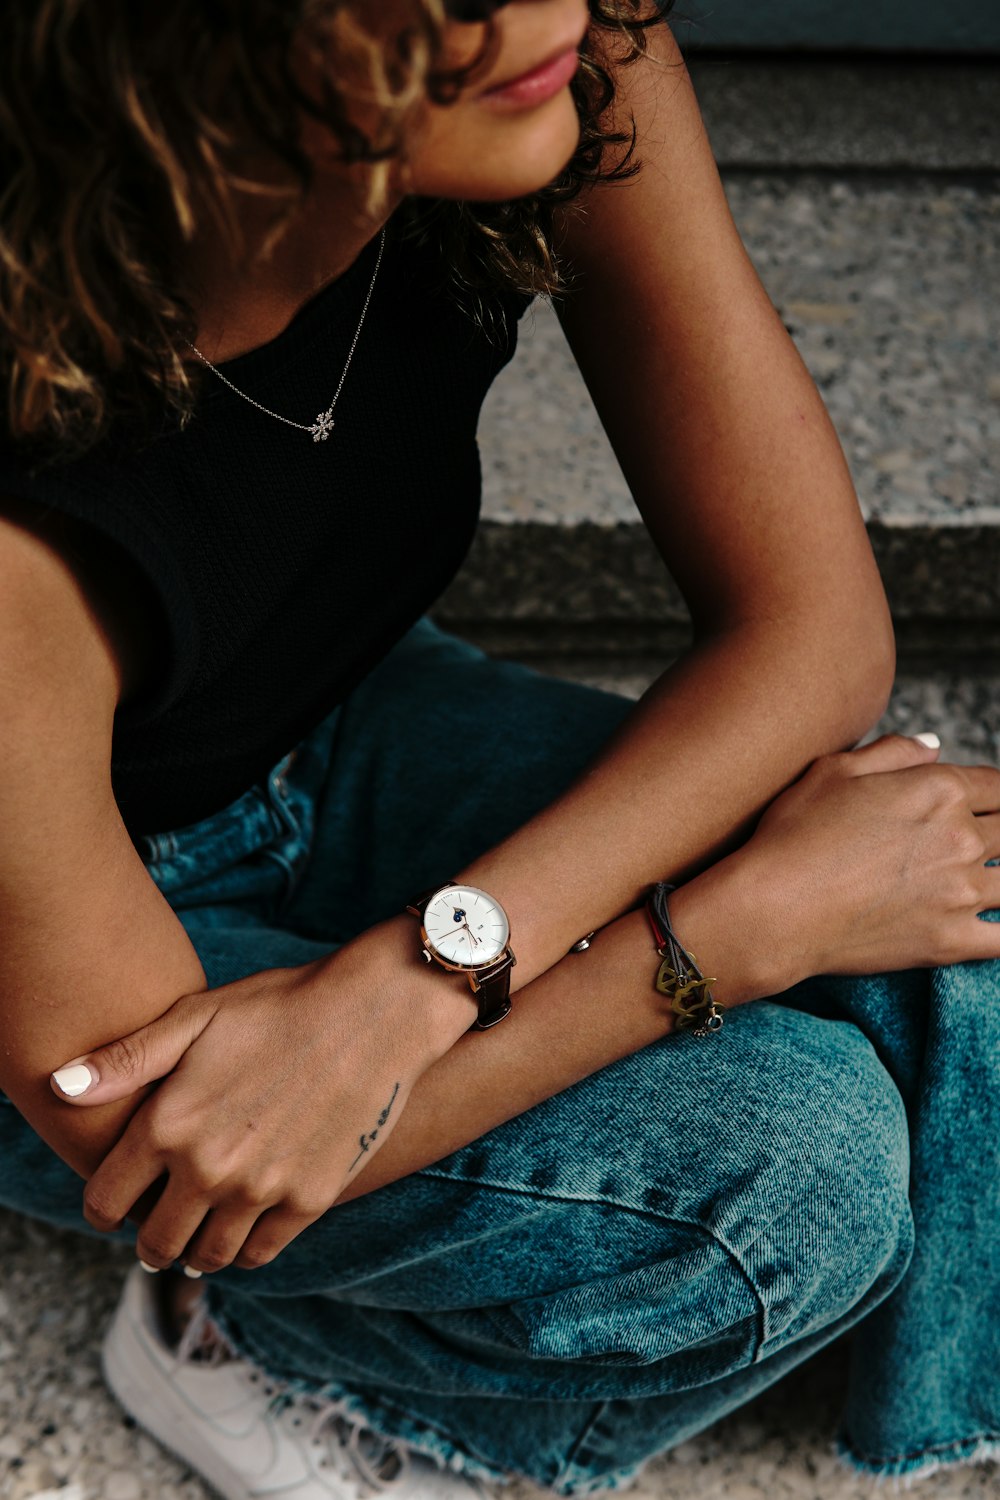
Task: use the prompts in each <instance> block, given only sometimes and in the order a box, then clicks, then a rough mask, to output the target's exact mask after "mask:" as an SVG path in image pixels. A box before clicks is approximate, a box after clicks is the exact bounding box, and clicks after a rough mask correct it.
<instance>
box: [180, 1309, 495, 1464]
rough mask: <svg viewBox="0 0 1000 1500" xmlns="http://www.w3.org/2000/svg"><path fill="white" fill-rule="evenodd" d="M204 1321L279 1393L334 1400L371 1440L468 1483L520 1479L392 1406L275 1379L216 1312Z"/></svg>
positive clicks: (328, 1385) (342, 1390)
mask: <svg viewBox="0 0 1000 1500" xmlns="http://www.w3.org/2000/svg"><path fill="white" fill-rule="evenodd" d="M213 1300H214V1299H213ZM210 1317H211V1319H212V1322H213V1323H214V1324H215V1325H216V1327H217V1328H218V1329H219V1330H220V1332H221V1333H222V1334H223V1335H224V1336H225V1338H226V1339H228V1340H229V1342H230V1344H231V1345H232V1346H233V1348H234V1349H235V1350H236V1353H237V1355H238V1356H240V1357H241V1358H243V1359H248V1360H250V1361H251V1362H252V1363H253V1364H255V1365H259V1366H260V1368H261V1369H262V1370H263V1371H264V1374H265V1375H266V1376H267V1377H268V1379H269V1380H272V1381H273V1382H274V1384H275V1385H276V1386H278V1387H279V1389H280V1390H282V1391H287V1392H288V1393H289V1394H291V1395H295V1396H313V1397H315V1399H316V1400H317V1401H335V1402H336V1403H337V1404H338V1406H340V1407H341V1408H342V1410H343V1412H344V1415H345V1416H347V1417H348V1418H351V1417H354V1418H357V1420H358V1422H359V1423H360V1424H361V1425H363V1426H365V1427H368V1428H370V1429H371V1431H372V1432H373V1433H375V1435H376V1436H377V1437H380V1438H385V1439H386V1440H387V1441H389V1442H392V1441H393V1440H394V1439H398V1440H399V1441H401V1442H403V1443H405V1444H406V1446H407V1447H410V1448H412V1449H413V1450H414V1451H415V1452H416V1453H419V1454H421V1455H423V1456H424V1457H425V1458H429V1459H431V1460H432V1461H433V1462H434V1463H436V1464H437V1465H438V1467H439V1468H442V1469H451V1470H452V1471H453V1472H455V1473H458V1474H465V1475H467V1476H468V1477H469V1478H470V1479H480V1480H484V1481H486V1482H487V1483H488V1484H496V1485H506V1484H510V1483H511V1482H512V1480H514V1479H516V1478H520V1477H521V1476H520V1475H516V1474H512V1473H510V1472H509V1471H508V1470H504V1469H498V1468H496V1467H495V1466H494V1465H492V1464H490V1463H488V1462H487V1461H486V1460H485V1459H480V1458H476V1457H475V1456H474V1455H473V1454H471V1453H469V1452H467V1451H466V1449H464V1448H461V1447H459V1445H458V1444H457V1443H456V1442H455V1441H454V1440H453V1439H452V1438H451V1437H450V1436H449V1435H448V1434H447V1433H446V1432H442V1431H441V1429H440V1428H437V1427H432V1426H431V1425H430V1424H429V1423H427V1422H426V1421H425V1420H424V1419H422V1418H420V1417H415V1416H412V1415H411V1414H410V1413H409V1412H407V1411H406V1410H405V1408H403V1407H400V1406H397V1405H396V1404H395V1402H392V1401H387V1402H379V1401H375V1402H369V1401H367V1400H366V1399H365V1398H364V1397H363V1396H359V1395H357V1393H356V1392H354V1391H351V1390H348V1389H347V1387H346V1386H343V1385H341V1384H340V1382H339V1381H336V1380H328V1381H326V1382H325V1383H318V1382H315V1381H308V1380H304V1379H301V1378H300V1377H298V1376H287V1375H278V1374H276V1373H275V1372H274V1370H273V1369H269V1368H268V1366H267V1362H266V1360H263V1359H261V1358H260V1356H259V1354H258V1353H257V1351H256V1350H255V1349H253V1348H247V1342H248V1341H247V1339H246V1338H245V1337H243V1336H237V1335H236V1333H235V1332H234V1330H233V1327H232V1325H231V1324H230V1322H229V1320H228V1318H227V1317H226V1315H225V1313H224V1312H223V1311H221V1309H219V1308H218V1307H217V1306H212V1307H211V1308H210Z"/></svg>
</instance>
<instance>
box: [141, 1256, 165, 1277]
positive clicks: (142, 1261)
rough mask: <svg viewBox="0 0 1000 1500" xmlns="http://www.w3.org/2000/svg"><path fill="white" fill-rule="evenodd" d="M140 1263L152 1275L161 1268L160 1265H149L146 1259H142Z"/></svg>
mask: <svg viewBox="0 0 1000 1500" xmlns="http://www.w3.org/2000/svg"><path fill="white" fill-rule="evenodd" d="M139 1264H140V1266H141V1267H142V1269H143V1270H144V1271H148V1272H149V1274H150V1276H155V1275H156V1274H157V1272H158V1271H159V1269H160V1268H159V1266H148V1265H147V1264H146V1262H145V1261H144V1260H141V1261H140V1262H139Z"/></svg>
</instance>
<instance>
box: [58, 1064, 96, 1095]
mask: <svg viewBox="0 0 1000 1500" xmlns="http://www.w3.org/2000/svg"><path fill="white" fill-rule="evenodd" d="M52 1082H53V1083H54V1084H55V1086H56V1088H57V1089H59V1090H60V1092H61V1093H63V1094H65V1095H66V1096H67V1097H68V1098H70V1099H76V1098H78V1097H79V1095H80V1094H85V1093H86V1092H87V1090H88V1089H89V1088H90V1087H91V1086H92V1085H93V1084H95V1083H96V1082H97V1074H96V1073H95V1072H94V1070H93V1068H91V1067H90V1066H89V1065H88V1064H87V1063H73V1064H72V1065H71V1066H70V1067H68V1068H60V1069H59V1070H58V1072H56V1073H53V1074H52Z"/></svg>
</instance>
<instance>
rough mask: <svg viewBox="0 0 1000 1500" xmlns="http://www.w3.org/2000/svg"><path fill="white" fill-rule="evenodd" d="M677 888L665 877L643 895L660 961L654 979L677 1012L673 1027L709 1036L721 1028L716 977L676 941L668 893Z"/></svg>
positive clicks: (660, 991) (696, 1034)
mask: <svg viewBox="0 0 1000 1500" xmlns="http://www.w3.org/2000/svg"><path fill="white" fill-rule="evenodd" d="M676 889H677V887H676V886H675V885H668V884H667V882H666V881H665V880H661V881H659V882H658V883H657V884H656V885H654V886H653V888H652V889H651V891H650V893H649V895H648V896H647V898H646V915H647V917H648V918H649V925H650V927H652V929H653V938H654V940H655V942H656V951H657V953H659V955H660V958H661V959H662V962H661V964H660V967H659V968H658V969H657V971H656V978H655V980H654V981H653V983H654V986H655V988H656V989H657V991H658V992H659V993H660V994H661V995H666V996H667V998H668V999H669V1001H670V1009H671V1010H672V1011H673V1013H674V1015H675V1016H676V1018H677V1020H676V1030H678V1031H689V1032H690V1033H691V1035H692V1036H698V1037H702V1036H710V1035H712V1034H713V1033H714V1032H716V1031H721V1030H722V1025H723V1021H724V1019H725V1018H724V1017H723V1015H722V1013H721V1011H720V1009H719V1003H718V1001H717V1000H716V999H715V997H714V996H713V994H712V989H711V987H712V985H713V984H718V980H717V979H707V978H706V977H705V975H704V974H702V972H701V970H700V969H699V967H698V964H697V961H696V960H695V956H694V954H693V953H689V952H688V951H687V949H686V948H684V947H682V945H681V943H680V942H679V941H678V938H677V934H676V933H675V932H674V929H673V926H672V925H671V921H670V911H669V909H668V907H667V897H668V896H671V895H672V894H673V893H674V891H675V890H676Z"/></svg>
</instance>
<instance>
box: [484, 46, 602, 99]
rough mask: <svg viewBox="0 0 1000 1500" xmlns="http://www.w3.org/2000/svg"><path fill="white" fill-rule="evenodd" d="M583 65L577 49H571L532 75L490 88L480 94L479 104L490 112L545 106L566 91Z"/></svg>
mask: <svg viewBox="0 0 1000 1500" xmlns="http://www.w3.org/2000/svg"><path fill="white" fill-rule="evenodd" d="M579 64H580V58H579V54H578V53H577V50H576V47H569V48H568V49H567V50H566V51H564V52H560V53H559V54H558V55H557V56H555V57H550V58H549V60H548V62H544V63H540V64H539V65H538V67H537V68H532V70H531V72H530V73H522V74H521V76H520V78H512V79H511V80H510V82H509V83H504V84H501V85H500V86H499V87H497V88H492V89H487V90H486V92H485V93H482V94H480V95H479V102H481V103H483V104H485V105H487V107H488V108H490V109H524V108H526V107H528V106H530V105H532V104H543V103H544V102H545V100H546V99H551V98H552V96H553V95H554V94H558V93H559V91H560V89H564V88H565V87H566V85H567V84H568V83H569V81H570V79H571V78H572V77H573V74H574V73H575V72H576V70H577V68H578V67H579Z"/></svg>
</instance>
